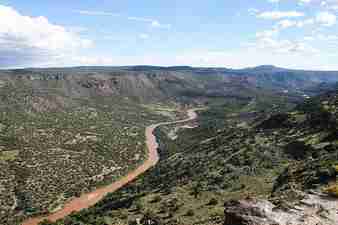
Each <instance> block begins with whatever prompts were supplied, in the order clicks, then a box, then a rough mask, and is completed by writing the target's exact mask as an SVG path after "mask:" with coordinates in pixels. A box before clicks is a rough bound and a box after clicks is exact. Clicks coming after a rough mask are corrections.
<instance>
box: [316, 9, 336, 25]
mask: <svg viewBox="0 0 338 225" xmlns="http://www.w3.org/2000/svg"><path fill="white" fill-rule="evenodd" d="M316 21H317V22H318V23H320V24H321V25H323V26H327V27H330V26H333V25H335V24H336V22H337V17H336V15H334V14H332V13H330V12H319V13H318V14H317V15H316Z"/></svg>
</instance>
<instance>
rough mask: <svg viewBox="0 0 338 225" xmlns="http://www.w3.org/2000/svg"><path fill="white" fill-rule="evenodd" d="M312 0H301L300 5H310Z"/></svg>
mask: <svg viewBox="0 0 338 225" xmlns="http://www.w3.org/2000/svg"><path fill="white" fill-rule="evenodd" d="M310 2H312V0H299V3H310Z"/></svg>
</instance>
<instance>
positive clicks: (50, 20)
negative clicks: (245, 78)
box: [0, 0, 338, 70]
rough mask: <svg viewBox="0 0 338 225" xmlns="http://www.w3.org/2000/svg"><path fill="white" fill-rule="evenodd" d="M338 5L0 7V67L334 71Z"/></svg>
mask: <svg viewBox="0 0 338 225" xmlns="http://www.w3.org/2000/svg"><path fill="white" fill-rule="evenodd" d="M337 16H338V0H326V1H324V0H237V1H225V0H222V1H221V0H218V1H216V0H208V1H205V0H203V1H201V0H199V1H198V0H185V1H178V0H171V1H159V0H157V1H155V0H147V1H141V0H139V1H131V0H124V1H119V0H101V1H100V0H96V1H94V0H81V1H80V0H72V1H69V0H68V1H65V0H58V1H46V0H45V1H42V0H34V1H29V0H25V1H22V0H17V1H15V0H4V1H1V0H0V67H2V68H11V67H30V66H33V67H35V66H43V67H46V66H76V65H136V64H137V65H140V64H148V65H150V64H151V65H164V66H169V65H192V66H222V67H231V68H242V67H250V66H256V65H262V64H274V65H277V66H283V67H288V68H302V69H320V70H338V63H337V60H336V59H337V56H338V25H337V22H338V21H337Z"/></svg>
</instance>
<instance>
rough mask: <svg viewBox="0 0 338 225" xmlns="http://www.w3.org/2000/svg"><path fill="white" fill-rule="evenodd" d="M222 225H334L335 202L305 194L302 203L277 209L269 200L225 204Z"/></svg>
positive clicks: (337, 204)
mask: <svg viewBox="0 0 338 225" xmlns="http://www.w3.org/2000/svg"><path fill="white" fill-rule="evenodd" d="M224 206H225V220H224V225H337V224H338V199H337V198H334V197H329V196H326V195H324V194H318V193H311V194H304V198H303V199H302V200H298V201H296V202H294V203H292V204H291V203H289V204H288V207H280V206H277V205H275V204H273V203H272V202H270V201H268V200H258V199H245V200H239V201H230V202H227V203H225V205H224Z"/></svg>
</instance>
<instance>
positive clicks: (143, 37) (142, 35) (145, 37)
mask: <svg viewBox="0 0 338 225" xmlns="http://www.w3.org/2000/svg"><path fill="white" fill-rule="evenodd" d="M139 38H141V39H148V38H149V35H148V34H140V35H139Z"/></svg>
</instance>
